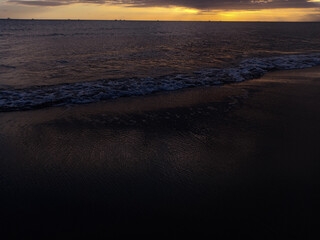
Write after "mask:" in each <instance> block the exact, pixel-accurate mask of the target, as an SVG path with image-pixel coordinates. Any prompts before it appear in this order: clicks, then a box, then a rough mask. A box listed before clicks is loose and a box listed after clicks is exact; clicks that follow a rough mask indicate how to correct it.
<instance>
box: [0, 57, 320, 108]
mask: <svg viewBox="0 0 320 240" xmlns="http://www.w3.org/2000/svg"><path fill="white" fill-rule="evenodd" d="M316 65H320V54H308V55H285V56H279V57H270V58H252V59H247V60H244V61H242V62H241V63H240V65H239V66H238V67H233V68H225V69H217V68H214V69H205V70H202V71H197V72H194V73H192V74H176V75H168V76H162V77H156V78H152V77H147V78H126V79H117V80H104V79H102V80H97V81H91V82H80V83H69V84H59V85H51V86H38V87H30V88H24V89H9V90H8V89H2V90H1V91H0V111H15V110H28V109H34V108H42V107H47V106H60V105H66V104H81V103H92V102H98V101H101V100H105V99H112V98H118V97H123V96H137V95H147V94H151V93H153V92H159V91H172V90H178V89H182V88H188V87H197V86H212V85H219V84H224V83H231V82H241V81H244V80H249V79H253V78H258V77H261V76H262V75H263V74H264V73H266V72H268V71H273V70H287V69H299V68H308V67H312V66H316Z"/></svg>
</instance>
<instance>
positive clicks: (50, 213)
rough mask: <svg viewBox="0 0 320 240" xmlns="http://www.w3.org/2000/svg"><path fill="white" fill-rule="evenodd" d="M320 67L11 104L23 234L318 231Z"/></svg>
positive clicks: (14, 210) (7, 195) (6, 169)
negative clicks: (58, 103) (94, 99)
mask: <svg viewBox="0 0 320 240" xmlns="http://www.w3.org/2000/svg"><path fill="white" fill-rule="evenodd" d="M319 92H320V66H317V67H313V68H308V69H302V70H289V71H277V72H271V73H267V74H266V75H264V76H263V77H262V78H260V79H254V80H250V81H245V82H240V83H233V84H227V85H222V86H219V87H216V86H214V87H206V88H192V89H185V90H180V91H176V92H167V93H159V94H155V95H149V96H143V97H141V96H140V97H139V96H138V97H130V98H118V99H115V100H111V101H106V102H100V103H93V104H88V105H78V106H70V107H66V106H65V107H53V108H46V109H39V110H30V111H24V112H5V113H3V112H2V113H0V146H1V148H0V159H1V161H0V173H1V176H3V178H2V181H0V189H1V195H2V196H3V197H2V199H1V202H2V203H1V206H2V207H1V208H2V209H1V212H2V213H3V217H4V218H5V219H6V223H5V226H4V227H5V229H6V230H7V231H8V233H9V234H10V235H11V236H13V237H15V236H21V235H23V236H29V237H31V236H35V235H41V236H42V237H46V236H56V237H59V236H68V237H74V236H83V235H85V236H86V235H88V236H95V235H97V236H98V234H102V235H105V236H106V235H110V234H111V235H122V234H129V235H130V234H138V235H143V234H151V235H152V236H154V235H155V234H159V235H169V236H174V235H184V234H188V233H197V234H199V235H201V234H206V235H207V234H209V235H213V236H224V237H226V236H244V237H247V238H248V239H256V238H257V236H259V238H262V239H299V238H300V239H301V238H303V239H312V236H313V234H318V231H317V224H316V222H317V221H316V219H317V218H318V216H317V215H316V213H315V211H314V209H315V207H316V206H317V205H318V201H319V195H318V186H319V184H320V177H319V176H320V175H319V174H318V169H319V167H320V166H319V161H318V159H319V157H320V152H319V149H318V139H319V134H320V124H319V123H320V113H319V111H317V109H320V95H319Z"/></svg>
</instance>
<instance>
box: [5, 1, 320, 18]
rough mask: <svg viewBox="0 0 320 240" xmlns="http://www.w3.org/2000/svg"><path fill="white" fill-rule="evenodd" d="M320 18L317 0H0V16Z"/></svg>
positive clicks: (319, 2) (319, 6) (319, 3)
mask: <svg viewBox="0 0 320 240" xmlns="http://www.w3.org/2000/svg"><path fill="white" fill-rule="evenodd" d="M9 17H10V18H22V19H30V18H34V19H97V20H113V19H123V20H179V21H180V20H181V21H208V20H211V21H320V0H0V18H9Z"/></svg>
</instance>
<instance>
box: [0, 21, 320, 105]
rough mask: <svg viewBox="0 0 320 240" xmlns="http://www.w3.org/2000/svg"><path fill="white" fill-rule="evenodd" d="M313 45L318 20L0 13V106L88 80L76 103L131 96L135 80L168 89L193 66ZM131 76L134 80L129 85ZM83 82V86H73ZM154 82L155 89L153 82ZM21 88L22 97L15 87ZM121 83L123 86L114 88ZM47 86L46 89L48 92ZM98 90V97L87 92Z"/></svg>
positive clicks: (317, 44) (66, 91) (218, 65)
mask: <svg viewBox="0 0 320 240" xmlns="http://www.w3.org/2000/svg"><path fill="white" fill-rule="evenodd" d="M319 52H320V23H249V22H241V23H240V22H139V21H137V22H135V21H44V20H42V21H37V20H0V88H1V89H4V90H10V91H11V92H10V91H8V92H6V93H5V94H4V93H3V94H0V105H2V106H5V108H6V109H9V108H10V106H11V105H12V104H13V105H12V106H13V108H20V107H21V106H22V105H23V104H25V103H26V102H28V101H29V102H34V98H35V96H34V94H37V95H38V96H40V95H43V96H45V97H46V99H43V98H42V100H41V101H40V102H39V101H38V102H37V103H35V104H36V105H37V106H39V104H40V105H41V104H44V105H46V103H47V102H48V101H50V102H51V103H52V102H58V103H63V102H64V101H65V100H61V99H57V94H55V92H57V91H59V92H60V95H61V94H62V95H63V96H62V97H63V99H67V98H68V99H70V96H71V95H72V96H74V95H75V94H76V95H77V98H78V100H79V99H80V98H81V96H82V95H81V94H80V95H81V96H80V95H79V93H80V92H81V91H82V92H83V91H86V89H89V90H92V86H93V85H94V86H95V89H97V88H98V89H100V90H99V91H96V90H95V91H94V93H92V94H91V95H90V97H89V98H87V99H82V100H81V99H80V100H79V101H78V102H81V101H82V102H91V101H93V100H94V101H96V100H100V99H106V98H110V97H118V96H123V95H131V94H135V95H137V94H138V92H137V91H139V86H140V85H143V87H142V88H143V89H144V90H143V91H142V92H141V93H149V92H153V91H158V90H165V89H168V90H174V89H178V88H183V87H184V85H183V84H182V82H186V81H185V80H186V79H187V80H188V81H190V80H191V81H193V80H194V79H195V76H191V75H190V74H193V75H194V73H195V72H196V71H200V72H201V71H203V70H207V69H226V68H230V67H237V66H238V65H239V64H240V63H241V61H243V60H248V59H249V60H250V59H251V60H252V59H254V58H268V57H275V56H276V57H279V56H283V55H294V56H296V55H300V54H304V55H306V54H314V53H319ZM295 59H296V58H295ZM278 60H279V59H278ZM279 61H280V62H281V61H283V59H280V60H279ZM284 61H286V60H284ZM290 61H296V60H290ZM312 61H313V60H312V58H308V59H307V60H306V59H303V61H302V62H301V61H300V60H298V62H296V63H295V67H294V68H296V66H298V65H301V64H302V67H304V66H305V65H303V64H305V63H308V64H309V63H311V65H316V64H318V62H317V61H318V59H316V61H315V62H312ZM269 62H270V61H269ZM308 64H307V65H306V67H307V66H309V65H308ZM246 67H247V65H246ZM252 67H255V66H253V65H252V64H251V65H250V68H246V71H247V70H248V69H249V70H250V69H252ZM273 68H274V67H269V68H268V69H267V70H270V69H271V70H272V69H273ZM276 68H279V67H278V66H276ZM281 68H283V67H281ZM287 68H288V67H287ZM264 70H265V69H264ZM264 70H263V71H264ZM237 71H238V70H237ZM250 73H252V70H250ZM179 74H180V75H179ZM181 74H182V75H181ZM183 74H185V75H183ZM188 74H189V75H188ZM228 74H229V73H228ZM232 74H233V73H232ZM232 74H229V75H230V76H231V75H232ZM241 74H242V73H241ZM213 75H217V74H215V73H214V72H212V71H211V72H210V74H206V75H205V76H202V79H205V78H208V77H209V78H210V77H212V76H213ZM233 75H234V74H233ZM161 76H171V77H169V78H168V77H167V78H168V79H167V80H168V81H169V82H170V81H173V80H174V81H175V83H174V84H172V83H171V82H170V83H168V82H166V83H165V84H164V83H162V82H161V81H160V80H161V79H160V78H161ZM172 76H173V77H172ZM219 76H220V75H219ZM244 78H245V79H247V78H250V77H244ZM112 79H113V80H112ZM114 79H122V80H121V81H122V82H121V81H120V80H119V81H118V80H114ZM124 79H126V80H124ZM128 79H131V80H130V81H129V80H128ZM133 79H134V80H133ZM137 79H138V81H137ZM159 79H160V80H159ZM179 79H182V80H183V81H180V82H179ZM199 79H200V77H199ZM101 80H103V81H108V82H110V81H111V80H112V82H113V83H112V84H113V87H112V88H110V86H109V85H110V84H109V83H108V84H109V85H108V87H106V85H105V82H104V83H103V84H100V83H101V82H99V81H101ZM167 80H166V81H167ZM97 81H98V82H97ZM133 81H134V84H136V85H137V86H135V87H134V90H132V89H133V87H132V86H131V83H132V82H133ZM146 81H148V82H149V83H148V84H147V85H148V88H150V86H152V87H151V88H150V89H149V90H146V87H145V85H146V84H145V82H146ZM201 81H202V82H203V81H204V80H201ZM206 81H207V80H206ZM214 81H215V82H217V81H219V79H214ZM83 82H85V83H86V86H79V85H77V83H83ZM90 82H92V83H93V85H90V84H88V83H90ZM66 83H68V84H76V85H72V86H71V87H70V85H65V84H66ZM97 83H98V86H97ZM139 84H140V85H139ZM157 84H158V85H161V88H156V87H155V86H156V85H157ZM168 84H169V85H170V86H169V87H168V86H167V85H168ZM179 84H180V85H181V86H180V85H179ZM61 85H62V88H61ZM114 85H117V87H116V88H115V87H114ZM138 85H139V86H138ZM178 85H179V86H178ZM193 85H197V83H193ZM202 85H203V84H202ZM204 85H206V84H204ZM41 86H42V87H43V88H42V90H39V89H37V91H38V92H37V93H35V92H34V87H37V88H39V87H40V88H41ZM46 86H50V87H49V88H50V89H48V88H47V87H46ZM52 86H53V87H52ZM123 87H124V89H122V88H123ZM14 89H20V90H19V91H16V90H14ZM24 89H25V92H27V93H28V94H29V95H28V94H27V95H28V99H26V95H23V94H22V93H23V91H24ZM70 89H71V90H70ZM121 89H122V90H124V91H125V93H121V94H119V91H120V90H121ZM60 90H61V91H60ZM12 91H13V92H12ZM30 91H31V92H32V93H30ZM70 91H72V92H70ZM48 92H50V93H53V92H54V94H53V95H50V96H48ZM106 93H108V94H107V95H106ZM30 94H31V95H30ZM98 94H100V95H99V96H100V97H95V98H96V99H93V98H92V96H93V95H94V96H97V95H98ZM103 94H104V95H103ZM22 97H24V98H22ZM17 101H19V102H20V105H19V104H18V103H17ZM8 102H10V103H12V104H11V105H10V104H9V105H10V106H9V105H8ZM22 102H23V104H22V105H21V103H22ZM67 103H77V101H76V100H73V101H69V100H68V101H67ZM0 109H2V110H3V108H1V107H0Z"/></svg>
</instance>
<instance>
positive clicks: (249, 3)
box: [8, 0, 320, 11]
mask: <svg viewBox="0 0 320 240" xmlns="http://www.w3.org/2000/svg"><path fill="white" fill-rule="evenodd" d="M8 2H13V3H17V4H22V5H33V6H59V5H70V4H74V3H94V4H105V3H109V4H115V5H116V4H118V5H123V4H125V5H126V6H129V7H169V6H179V7H188V8H195V9H199V10H203V11H205V10H214V9H217V10H218V9H219V10H220V9H223V10H230V9H249V10H250V9H270V8H317V7H320V6H319V3H315V2H308V0H69V1H68V0H40V1H32V0H8Z"/></svg>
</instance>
